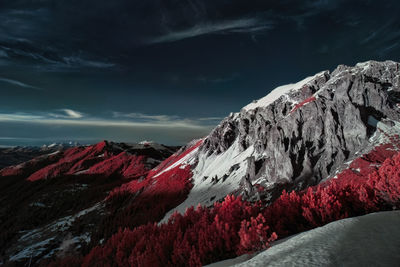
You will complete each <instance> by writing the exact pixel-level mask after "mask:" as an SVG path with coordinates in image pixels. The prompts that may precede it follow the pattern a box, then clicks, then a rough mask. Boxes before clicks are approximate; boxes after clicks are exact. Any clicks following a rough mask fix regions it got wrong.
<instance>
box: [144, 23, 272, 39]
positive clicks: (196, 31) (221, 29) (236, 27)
mask: <svg viewBox="0 0 400 267" xmlns="http://www.w3.org/2000/svg"><path fill="white" fill-rule="evenodd" d="M273 27H274V26H273V24H272V22H269V21H263V20H259V19H257V18H243V19H237V20H225V21H220V22H214V23H212V22H208V23H200V24H197V25H195V26H193V27H191V28H188V29H184V30H180V31H171V32H169V33H167V34H165V35H162V36H160V37H156V38H154V39H152V40H150V41H149V43H167V42H175V41H179V40H183V39H187V38H192V37H197V36H201V35H205V34H217V33H219V34H221V33H254V32H256V31H265V30H270V29H273Z"/></svg>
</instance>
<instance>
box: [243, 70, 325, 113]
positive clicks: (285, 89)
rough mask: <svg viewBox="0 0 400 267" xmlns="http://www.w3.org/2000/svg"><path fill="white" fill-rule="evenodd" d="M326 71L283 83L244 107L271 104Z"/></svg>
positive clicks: (251, 107) (248, 108)
mask: <svg viewBox="0 0 400 267" xmlns="http://www.w3.org/2000/svg"><path fill="white" fill-rule="evenodd" d="M324 73H325V72H324V71H322V72H319V73H317V74H315V75H314V76H310V77H307V78H305V79H304V80H301V81H299V82H297V83H292V84H287V85H282V86H279V87H276V88H275V89H274V90H272V91H271V92H270V93H269V94H268V95H267V96H265V97H263V98H261V99H259V100H255V101H253V102H252V103H250V104H248V105H247V106H245V107H244V108H243V109H244V110H252V109H255V108H257V107H266V106H268V105H270V104H271V103H273V102H274V101H275V100H277V99H279V98H280V97H281V96H283V95H285V94H288V93H289V92H290V91H293V90H299V89H301V88H302V87H303V86H304V85H306V84H307V83H309V82H311V81H313V80H314V79H316V78H317V77H319V76H321V75H323V74H324Z"/></svg>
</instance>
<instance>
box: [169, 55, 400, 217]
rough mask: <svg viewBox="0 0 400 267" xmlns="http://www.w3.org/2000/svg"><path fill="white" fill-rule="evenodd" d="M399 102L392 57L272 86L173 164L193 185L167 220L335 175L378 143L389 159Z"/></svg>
mask: <svg viewBox="0 0 400 267" xmlns="http://www.w3.org/2000/svg"><path fill="white" fill-rule="evenodd" d="M399 102H400V72H399V63H396V62H393V61H385V62H376V61H368V62H365V63H359V64H357V65H356V66H354V67H349V66H344V65H340V66H338V67H337V68H336V69H335V70H334V71H333V72H331V73H330V72H329V71H323V72H320V73H318V74H316V75H314V76H312V77H308V78H306V79H304V80H302V81H300V82H298V83H295V84H290V85H285V86H280V87H278V88H276V89H274V90H273V91H272V92H271V93H270V94H269V95H267V96H266V97H264V98H261V99H260V100H257V101H254V102H253V103H250V104H249V105H247V106H245V107H244V108H242V110H241V111H240V112H238V113H231V114H230V116H229V117H227V118H225V119H224V120H223V121H222V122H221V123H220V124H219V125H218V126H217V127H216V128H215V129H214V130H213V131H212V132H211V133H210V134H209V135H208V136H207V137H205V138H204V139H203V140H202V141H201V142H202V144H201V145H200V146H199V147H198V148H197V149H196V150H195V151H193V152H192V153H190V154H189V155H187V156H186V157H184V158H182V159H181V160H180V161H179V162H177V163H175V166H174V167H177V166H181V165H190V166H191V168H192V169H193V170H192V172H193V177H192V178H191V179H192V182H193V189H192V190H191V193H190V194H189V195H188V198H187V199H186V200H185V201H184V202H183V203H182V204H181V205H179V206H178V207H177V208H176V209H174V210H173V211H171V212H169V213H168V215H167V216H166V217H165V220H166V219H167V218H168V216H169V215H171V214H172V213H173V212H174V211H175V210H177V211H179V212H181V213H183V212H184V211H185V209H186V208H188V207H190V206H193V205H194V206H196V205H197V204H198V203H201V204H203V205H212V203H213V202H214V201H216V200H219V199H222V198H224V197H225V196H226V195H228V194H231V193H234V194H243V195H245V196H247V197H249V198H253V199H254V198H255V199H257V198H260V197H261V196H260V194H264V196H262V197H263V198H269V199H271V200H273V199H275V198H276V197H277V196H279V195H280V193H281V191H282V190H283V189H286V190H292V189H296V190H298V189H304V188H307V187H308V186H311V185H316V184H318V183H319V182H321V181H322V180H324V179H328V178H329V177H333V176H335V175H336V174H337V173H339V172H341V171H342V170H343V169H345V168H347V167H348V166H349V165H350V164H351V163H352V162H354V161H355V160H356V159H358V158H360V157H361V156H362V155H363V154H367V153H368V152H370V151H372V150H373V149H374V148H377V147H384V146H385V145H386V146H385V148H384V151H386V153H385V152H383V151H381V154H387V155H386V157H388V156H391V155H392V152H390V151H391V150H397V149H398V148H397V145H398V144H399V143H398V142H399V138H398V135H399V133H400V110H399V106H400V104H399ZM382 156H383V157H385V155H382ZM370 163H374V164H375V169H376V168H377V167H379V164H378V163H377V162H370ZM364 165H365V164H364ZM354 169H357V168H354ZM260 188H262V190H260ZM259 191H262V192H259ZM165 220H164V221H165Z"/></svg>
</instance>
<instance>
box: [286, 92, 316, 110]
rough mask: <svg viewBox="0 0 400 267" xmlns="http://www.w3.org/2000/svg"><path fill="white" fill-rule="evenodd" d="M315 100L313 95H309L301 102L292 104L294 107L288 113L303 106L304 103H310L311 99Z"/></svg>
mask: <svg viewBox="0 0 400 267" xmlns="http://www.w3.org/2000/svg"><path fill="white" fill-rule="evenodd" d="M315 100H316V98H315V96H311V97H309V98H307V99H305V100H304V101H303V102H300V103H299V104H297V105H296V106H294V108H293V109H292V110H291V111H290V113H293V112H294V111H295V110H297V109H299V108H301V107H302V106H304V105H305V104H307V103H310V102H313V101H315Z"/></svg>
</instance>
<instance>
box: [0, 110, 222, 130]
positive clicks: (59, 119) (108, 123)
mask: <svg viewBox="0 0 400 267" xmlns="http://www.w3.org/2000/svg"><path fill="white" fill-rule="evenodd" d="M60 111H63V114H58V113H0V122H19V123H33V124H43V125H61V126H99V127H142V128H168V129H172V128H187V129H198V130H205V129H210V128H211V127H213V126H214V125H215V124H216V118H215V117H210V118H198V119H186V118H185V119H183V118H179V117H178V116H168V115H146V114H142V113H126V114H124V113H119V112H113V118H100V117H87V116H84V115H83V113H81V112H78V111H74V110H71V109H62V110H60Z"/></svg>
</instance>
